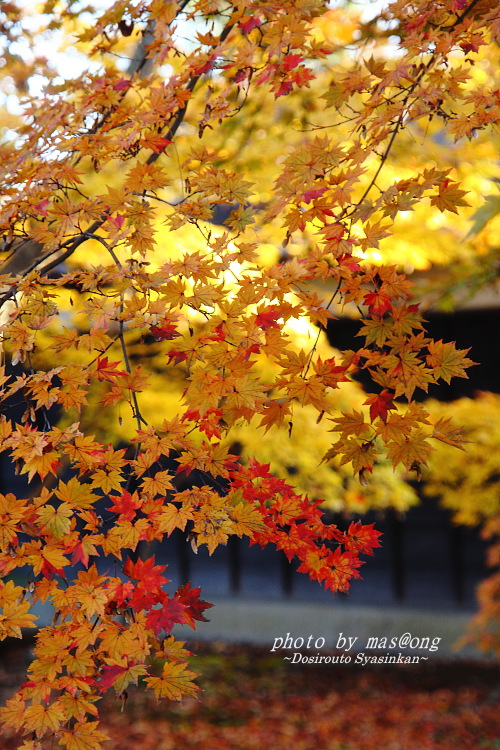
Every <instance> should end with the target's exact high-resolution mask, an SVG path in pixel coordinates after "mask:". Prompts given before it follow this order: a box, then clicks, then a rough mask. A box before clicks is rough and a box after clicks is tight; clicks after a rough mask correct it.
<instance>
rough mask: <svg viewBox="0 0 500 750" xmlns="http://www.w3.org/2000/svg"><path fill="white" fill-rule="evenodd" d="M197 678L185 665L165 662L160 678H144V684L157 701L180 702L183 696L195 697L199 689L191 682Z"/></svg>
mask: <svg viewBox="0 0 500 750" xmlns="http://www.w3.org/2000/svg"><path fill="white" fill-rule="evenodd" d="M196 677H198V675H197V674H196V672H192V671H191V670H190V669H188V665H187V664H183V663H181V664H174V663H172V662H166V664H164V666H163V670H162V674H161V676H160V677H146V679H145V682H146V684H147V685H148V687H150V688H151V689H152V690H154V693H155V695H156V697H157V698H158V699H162V698H169V699H170V700H174V701H180V700H181V699H182V697H183V696H184V695H191V696H193V697H195V696H196V693H197V691H198V690H199V687H198V686H197V685H195V683H194V682H193V680H194V679H195V678H196Z"/></svg>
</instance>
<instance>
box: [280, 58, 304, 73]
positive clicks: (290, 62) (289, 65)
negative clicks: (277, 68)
mask: <svg viewBox="0 0 500 750" xmlns="http://www.w3.org/2000/svg"><path fill="white" fill-rule="evenodd" d="M303 59H304V58H303V57H302V55H286V56H285V59H284V61H283V68H284V70H286V71H287V72H288V71H289V70H292V69H293V68H296V67H297V65H300V63H301V62H302V60H303Z"/></svg>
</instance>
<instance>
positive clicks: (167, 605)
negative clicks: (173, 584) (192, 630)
mask: <svg viewBox="0 0 500 750" xmlns="http://www.w3.org/2000/svg"><path fill="white" fill-rule="evenodd" d="M185 609H186V607H185V605H184V604H182V602H181V601H179V599H177V598H175V597H174V598H173V599H169V598H167V599H166V600H165V601H164V602H163V603H162V605H161V607H159V608H157V609H152V610H150V612H149V614H148V616H147V618H146V627H147V628H153V630H154V632H155V635H156V636H158V635H159V634H160V633H161V631H162V630H163V631H164V632H165V633H170V631H171V630H172V628H173V627H174V625H175V623H177V622H178V623H184V622H186V616H185Z"/></svg>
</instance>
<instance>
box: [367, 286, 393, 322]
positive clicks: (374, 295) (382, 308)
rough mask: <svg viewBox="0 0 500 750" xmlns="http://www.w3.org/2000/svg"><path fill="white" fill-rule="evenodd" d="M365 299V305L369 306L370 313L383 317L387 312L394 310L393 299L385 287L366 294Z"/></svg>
mask: <svg viewBox="0 0 500 750" xmlns="http://www.w3.org/2000/svg"><path fill="white" fill-rule="evenodd" d="M364 301H365V305H367V306H368V310H369V311H370V315H377V316H379V317H382V316H383V315H385V313H386V312H390V311H391V310H392V299H391V297H390V295H389V294H387V292H386V291H385V290H384V289H383V288H380V289H378V290H377V291H376V292H368V293H367V294H365V299H364Z"/></svg>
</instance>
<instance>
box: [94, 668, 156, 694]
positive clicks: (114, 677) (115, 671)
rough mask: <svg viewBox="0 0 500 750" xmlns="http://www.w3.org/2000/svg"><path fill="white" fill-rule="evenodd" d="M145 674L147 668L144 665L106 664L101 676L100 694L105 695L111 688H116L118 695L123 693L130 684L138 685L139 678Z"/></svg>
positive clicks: (99, 681)
mask: <svg viewBox="0 0 500 750" xmlns="http://www.w3.org/2000/svg"><path fill="white" fill-rule="evenodd" d="M145 674H147V667H146V666H145V665H144V664H125V665H119V664H105V665H104V666H103V667H101V670H100V674H99V679H98V683H99V692H100V693H105V692H106V691H107V690H109V688H110V687H114V688H115V691H116V692H117V693H121V692H123V690H125V688H126V687H127V686H128V685H129V683H131V682H133V683H135V684H136V685H137V680H138V678H139V677H141V676H143V675H145Z"/></svg>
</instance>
